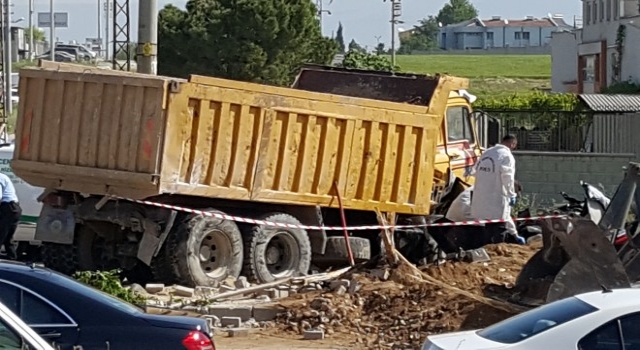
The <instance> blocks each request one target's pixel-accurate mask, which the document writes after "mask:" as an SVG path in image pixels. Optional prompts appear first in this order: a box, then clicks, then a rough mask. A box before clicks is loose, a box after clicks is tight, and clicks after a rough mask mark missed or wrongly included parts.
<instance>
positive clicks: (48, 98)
mask: <svg viewBox="0 0 640 350" xmlns="http://www.w3.org/2000/svg"><path fill="white" fill-rule="evenodd" d="M425 79H426V78H425ZM429 79H431V80H428V83H424V82H423V83H422V85H421V86H430V87H431V88H430V89H431V90H430V91H426V92H424V94H426V95H428V96H429V97H430V101H429V102H428V103H421V104H422V105H412V104H408V103H395V102H388V101H383V100H382V99H380V100H374V99H365V98H359V97H351V96H344V95H349V94H348V93H344V92H342V93H343V94H344V95H335V94H328V93H319V92H313V91H303V90H298V89H290V88H279V87H272V86H265V85H259V84H251V83H244V82H237V81H231V80H224V79H215V78H209V77H202V76H192V77H191V78H190V79H189V81H183V80H178V79H172V78H164V77H155V76H148V75H142V74H133V73H124V72H114V71H108V70H101V69H94V68H90V69H87V68H86V67H81V66H74V65H67V64H58V63H56V64H54V63H48V64H46V65H43V66H41V67H38V68H26V69H22V70H21V71H20V85H19V94H20V105H19V115H18V124H17V130H16V150H15V155H14V160H13V162H12V167H13V169H14V171H15V173H16V174H17V175H18V176H19V177H21V178H23V179H24V180H25V181H27V182H29V183H30V184H32V185H35V186H40V187H46V188H50V189H59V190H67V191H75V192H80V193H87V194H95V195H103V194H113V195H118V196H123V197H127V198H135V199H141V198H150V197H154V196H157V195H161V194H181V195H189V196H201V197H213V198H223V199H234V200H247V201H259V202H269V203H282V204H295V205H321V206H331V207H336V206H337V205H338V204H337V200H336V196H335V191H334V189H333V188H332V187H333V184H334V182H337V183H338V188H339V189H340V192H341V195H342V197H343V203H344V206H345V208H350V209H362V210H371V209H373V208H378V209H380V210H382V211H390V212H398V213H424V212H427V211H428V210H429V206H430V194H431V188H432V177H433V165H434V164H433V159H434V155H433V152H435V149H436V139H437V133H438V132H439V126H440V124H441V122H442V113H443V111H444V106H445V105H446V99H447V97H448V95H449V91H450V90H455V89H460V88H466V86H464V85H465V83H466V81H464V80H459V79H454V78H449V77H433V78H429ZM461 82H462V83H461ZM413 83H414V84H415V81H414V82H413ZM299 88H300V89H304V87H303V86H300V87H299ZM398 88H401V86H398ZM306 90H313V89H310V88H307V89H306ZM399 96H401V95H399ZM405 96H408V95H406V94H405ZM402 98H404V97H402ZM402 98H400V100H402Z"/></svg>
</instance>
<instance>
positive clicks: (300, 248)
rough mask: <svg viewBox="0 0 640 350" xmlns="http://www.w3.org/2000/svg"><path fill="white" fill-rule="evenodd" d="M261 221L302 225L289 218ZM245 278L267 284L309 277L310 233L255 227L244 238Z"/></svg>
mask: <svg viewBox="0 0 640 350" xmlns="http://www.w3.org/2000/svg"><path fill="white" fill-rule="evenodd" d="M260 219H261V220H265V221H271V222H280V223H285V224H291V225H301V223H300V221H298V220H297V219H296V218H294V217H293V216H291V215H288V214H282V213H271V214H267V215H264V216H262V217H261V218H260ZM244 249H245V251H244V256H245V262H244V271H243V275H244V276H246V277H247V278H248V279H249V280H251V281H252V282H257V283H268V282H273V281H275V280H277V279H282V278H287V277H296V276H301V275H305V274H307V272H308V271H309V267H310V265H311V242H310V241H309V236H308V235H307V231H306V230H304V229H301V228H289V227H287V228H284V227H273V226H264V225H255V226H252V227H251V231H250V232H248V233H247V234H245V236H244Z"/></svg>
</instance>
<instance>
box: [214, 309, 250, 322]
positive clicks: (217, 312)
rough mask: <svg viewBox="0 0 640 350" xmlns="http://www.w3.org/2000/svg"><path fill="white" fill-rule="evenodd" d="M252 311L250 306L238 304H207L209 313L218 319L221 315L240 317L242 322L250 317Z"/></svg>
mask: <svg viewBox="0 0 640 350" xmlns="http://www.w3.org/2000/svg"><path fill="white" fill-rule="evenodd" d="M252 311H253V307H252V306H238V305H211V306H209V315H214V316H216V317H218V318H220V319H222V318H223V317H240V319H241V320H242V321H243V322H244V321H247V320H248V319H250V318H251V316H252V315H251V314H252Z"/></svg>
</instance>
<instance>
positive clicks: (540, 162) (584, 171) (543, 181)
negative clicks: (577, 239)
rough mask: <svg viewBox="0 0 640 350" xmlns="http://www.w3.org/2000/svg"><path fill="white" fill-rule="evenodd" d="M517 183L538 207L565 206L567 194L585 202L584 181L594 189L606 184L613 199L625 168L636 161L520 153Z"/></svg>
mask: <svg viewBox="0 0 640 350" xmlns="http://www.w3.org/2000/svg"><path fill="white" fill-rule="evenodd" d="M514 156H515V158H516V179H517V180H518V181H520V183H521V184H522V186H523V187H524V191H523V192H524V194H525V195H528V196H529V200H530V201H533V202H534V203H533V205H534V206H542V207H545V206H550V205H553V201H554V200H555V202H556V203H560V202H562V200H563V199H562V197H561V196H560V194H559V192H561V191H564V192H566V193H568V194H570V195H574V196H577V198H579V199H581V198H582V196H583V192H582V188H581V187H580V180H583V181H586V182H588V183H590V184H592V185H595V186H598V184H600V183H601V184H602V185H603V186H604V188H605V191H606V194H607V195H612V194H613V193H614V191H615V190H616V188H617V186H618V184H620V182H621V181H622V178H623V175H624V171H623V170H622V167H623V166H625V165H627V164H628V163H629V162H630V161H633V160H634V158H635V155H634V154H602V153H562V152H529V151H516V152H514Z"/></svg>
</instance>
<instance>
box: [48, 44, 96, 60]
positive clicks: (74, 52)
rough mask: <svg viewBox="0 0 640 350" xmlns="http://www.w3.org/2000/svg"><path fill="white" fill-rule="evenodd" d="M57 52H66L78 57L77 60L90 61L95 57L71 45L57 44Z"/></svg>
mask: <svg viewBox="0 0 640 350" xmlns="http://www.w3.org/2000/svg"><path fill="white" fill-rule="evenodd" d="M55 52H66V53H68V54H70V55H72V56H74V57H75V58H76V60H77V61H80V62H89V61H91V60H92V59H93V57H92V56H91V55H89V54H87V53H84V52H82V51H80V50H78V48H76V47H70V46H56V47H55Z"/></svg>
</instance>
